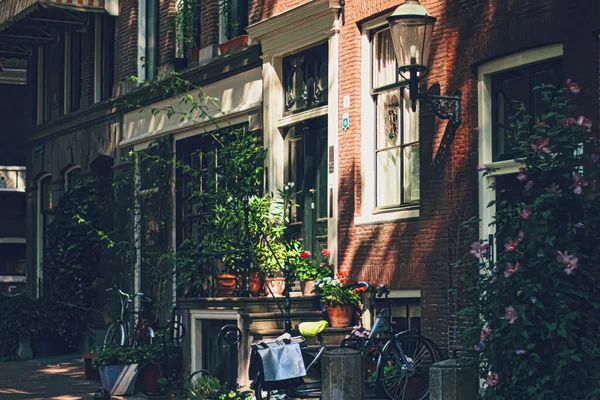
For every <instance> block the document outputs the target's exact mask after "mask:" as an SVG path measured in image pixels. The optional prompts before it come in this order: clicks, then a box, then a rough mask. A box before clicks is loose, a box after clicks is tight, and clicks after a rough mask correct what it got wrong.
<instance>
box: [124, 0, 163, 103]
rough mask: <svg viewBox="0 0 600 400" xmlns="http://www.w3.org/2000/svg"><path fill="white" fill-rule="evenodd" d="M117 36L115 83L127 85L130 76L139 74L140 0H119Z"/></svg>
mask: <svg viewBox="0 0 600 400" xmlns="http://www.w3.org/2000/svg"><path fill="white" fill-rule="evenodd" d="M161 11H162V10H161ZM161 33H162V32H161ZM115 36H116V38H117V40H116V43H115V85H116V86H119V87H120V86H124V87H127V86H128V82H129V77H131V76H134V75H137V62H138V43H137V37H138V0H121V1H119V17H118V18H117V23H116V24H115ZM120 92H121V91H120V90H117V93H120Z"/></svg>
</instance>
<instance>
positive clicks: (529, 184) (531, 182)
mask: <svg viewBox="0 0 600 400" xmlns="http://www.w3.org/2000/svg"><path fill="white" fill-rule="evenodd" d="M532 187H533V181H527V184H525V189H531V188H532Z"/></svg>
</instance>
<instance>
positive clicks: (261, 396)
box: [253, 372, 271, 400]
mask: <svg viewBox="0 0 600 400" xmlns="http://www.w3.org/2000/svg"><path fill="white" fill-rule="evenodd" d="M253 386H254V397H255V398H256V400H270V399H271V392H270V391H264V390H263V380H262V379H261V377H260V372H259V376H257V377H256V379H255V380H254V384H253Z"/></svg>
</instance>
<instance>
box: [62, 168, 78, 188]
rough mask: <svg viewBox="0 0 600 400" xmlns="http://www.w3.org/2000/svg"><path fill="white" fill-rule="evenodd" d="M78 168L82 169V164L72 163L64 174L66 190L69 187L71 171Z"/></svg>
mask: <svg viewBox="0 0 600 400" xmlns="http://www.w3.org/2000/svg"><path fill="white" fill-rule="evenodd" d="M76 169H81V166H79V165H72V166H70V167H69V168H67V169H66V170H65V172H64V174H63V181H64V186H63V187H64V190H65V191H67V190H68V189H69V173H71V172H73V171H75V170H76Z"/></svg>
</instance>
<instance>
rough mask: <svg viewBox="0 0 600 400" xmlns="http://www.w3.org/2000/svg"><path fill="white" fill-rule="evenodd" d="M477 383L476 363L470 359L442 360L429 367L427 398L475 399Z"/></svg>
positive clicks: (438, 399)
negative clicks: (428, 391)
mask: <svg viewBox="0 0 600 400" xmlns="http://www.w3.org/2000/svg"><path fill="white" fill-rule="evenodd" d="M478 383H479V380H478V377H477V365H476V364H475V363H474V362H473V361H472V360H466V359H456V358H453V359H450V360H444V361H441V362H438V363H435V364H434V365H433V366H432V367H431V368H430V369H429V388H430V389H429V390H430V394H429V399H430V400H475V399H477V387H478Z"/></svg>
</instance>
